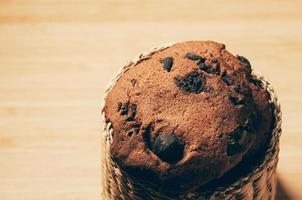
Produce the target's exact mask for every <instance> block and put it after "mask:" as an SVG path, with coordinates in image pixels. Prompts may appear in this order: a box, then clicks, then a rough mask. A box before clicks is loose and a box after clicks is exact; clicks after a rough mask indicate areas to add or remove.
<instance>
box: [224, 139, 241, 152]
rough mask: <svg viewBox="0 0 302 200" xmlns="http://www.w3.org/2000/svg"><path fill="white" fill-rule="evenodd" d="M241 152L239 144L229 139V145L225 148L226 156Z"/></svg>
mask: <svg viewBox="0 0 302 200" xmlns="http://www.w3.org/2000/svg"><path fill="white" fill-rule="evenodd" d="M241 151H242V147H241V145H240V144H239V142H238V141H235V140H233V139H231V138H230V141H229V144H228V147H227V154H228V156H233V155H235V154H238V153H240V152H241Z"/></svg>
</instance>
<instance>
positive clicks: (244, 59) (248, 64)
mask: <svg viewBox="0 0 302 200" xmlns="http://www.w3.org/2000/svg"><path fill="white" fill-rule="evenodd" d="M237 58H238V59H239V60H240V62H242V63H245V64H247V66H248V67H251V63H250V61H249V60H248V59H246V58H245V57H243V56H239V55H238V56H237Z"/></svg>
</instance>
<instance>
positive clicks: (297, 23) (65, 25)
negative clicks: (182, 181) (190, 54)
mask: <svg viewBox="0 0 302 200" xmlns="http://www.w3.org/2000/svg"><path fill="white" fill-rule="evenodd" d="M195 39H196V40H204V39H211V40H216V41H221V42H223V43H225V44H226V45H227V48H228V49H229V50H230V51H231V52H233V53H235V54H236V53H240V54H242V55H244V56H246V57H247V58H249V59H250V60H251V61H252V64H253V66H254V68H255V69H256V70H257V71H258V72H260V73H262V74H263V75H264V76H265V77H266V78H267V79H268V80H269V81H270V82H271V83H272V85H273V86H274V88H275V89H276V91H277V93H278V96H279V99H280V102H281V104H282V110H283V135H282V138H281V153H280V163H279V169H278V177H279V188H278V198H279V199H302V133H301V130H300V129H299V128H302V126H301V124H302V106H301V105H302V90H301V87H302V78H301V74H302V67H301V65H302V64H301V62H300V61H299V59H301V58H302V1H300V0H290V1H289V0H288V1H278V0H267V1H262V0H253V1H242V0H230V1H224V0H218V1H212V0H205V1H198V0H196V1H185V0H183V1H180V0H177V1H161V0H153V1H143V0H124V1H117V0H114V1H109V0H40V1H38V0H0V119H1V120H0V199H1V200H21V199H22V200H41V199H43V200H53V199H59V200H69V199H71V200H74V199H76V200H81V199H83V200H84V199H85V200H87V199H89V200H93V199H100V188H101V186H100V185H101V183H100V176H101V172H100V170H99V169H100V162H101V156H100V134H101V125H100V109H101V104H102V98H103V91H104V89H105V88H106V87H107V85H108V82H109V80H110V79H111V78H112V77H113V76H114V75H115V74H116V73H117V70H118V69H119V68H120V67H121V66H122V65H123V64H125V63H127V62H128V60H129V59H131V58H132V57H134V56H136V55H137V54H138V53H140V52H141V51H144V50H148V49H149V48H151V47H154V46H157V45H161V44H163V43H167V42H175V41H183V40H195Z"/></svg>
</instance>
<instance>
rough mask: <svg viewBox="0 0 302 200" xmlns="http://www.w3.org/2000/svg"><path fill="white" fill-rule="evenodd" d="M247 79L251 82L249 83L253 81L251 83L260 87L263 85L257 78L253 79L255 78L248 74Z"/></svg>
mask: <svg viewBox="0 0 302 200" xmlns="http://www.w3.org/2000/svg"><path fill="white" fill-rule="evenodd" d="M248 81H249V82H251V83H253V84H254V85H256V86H257V87H262V86H263V83H262V81H260V80H258V79H255V78H253V77H252V76H250V77H249V78H248Z"/></svg>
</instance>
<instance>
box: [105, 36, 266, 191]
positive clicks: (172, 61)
mask: <svg viewBox="0 0 302 200" xmlns="http://www.w3.org/2000/svg"><path fill="white" fill-rule="evenodd" d="M269 99H270V95H269V93H268V92H267V90H266V88H263V86H262V84H261V82H260V81H258V80H256V79H254V78H253V76H252V75H251V65H250V63H249V61H248V60H247V59H246V58H244V57H243V56H234V55H232V54H231V53H229V52H228V51H227V50H226V49H225V45H223V44H220V43H216V42H212V41H190V42H183V43H178V44H175V45H172V46H170V47H168V48H165V49H163V50H159V51H157V52H155V53H154V54H152V55H151V56H150V57H148V58H146V59H143V60H141V61H140V62H138V63H137V64H136V65H134V66H133V67H131V68H130V69H128V70H127V71H126V72H125V73H124V74H123V75H122V76H121V77H120V78H119V79H118V80H117V82H116V83H115V85H114V86H113V87H112V88H111V90H110V91H109V92H108V94H107V97H106V99H105V107H104V113H105V119H106V122H110V123H111V124H112V129H113V141H112V144H111V145H110V153H111V156H112V159H113V160H114V161H115V162H116V163H117V164H118V166H119V167H121V169H123V170H125V172H127V173H128V174H129V175H133V176H136V177H138V178H142V179H144V180H145V181H150V182H153V183H155V184H156V185H157V186H158V187H160V188H161V189H163V190H175V191H183V190H193V189H195V188H197V187H199V186H202V185H204V184H207V183H208V182H210V181H212V180H214V179H217V178H219V177H221V176H223V174H225V173H226V172H228V171H229V170H231V169H232V168H234V167H235V166H236V165H237V164H239V163H240V162H241V161H242V160H243V159H246V158H249V159H252V157H253V156H254V155H255V154H256V153H257V152H258V151H259V149H261V148H263V147H264V145H265V143H266V141H267V140H268V139H269V137H270V132H271V130H270V124H271V121H272V108H271V106H270V102H269Z"/></svg>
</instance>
